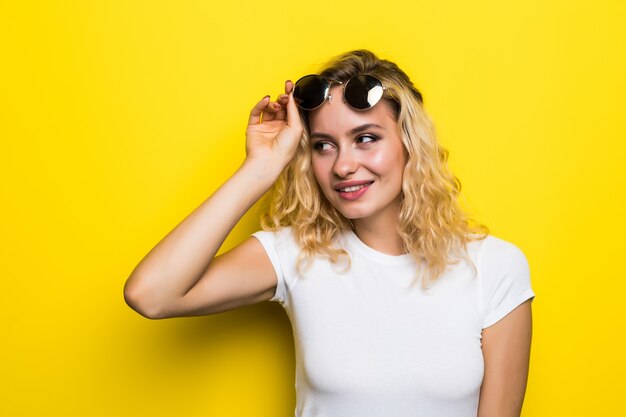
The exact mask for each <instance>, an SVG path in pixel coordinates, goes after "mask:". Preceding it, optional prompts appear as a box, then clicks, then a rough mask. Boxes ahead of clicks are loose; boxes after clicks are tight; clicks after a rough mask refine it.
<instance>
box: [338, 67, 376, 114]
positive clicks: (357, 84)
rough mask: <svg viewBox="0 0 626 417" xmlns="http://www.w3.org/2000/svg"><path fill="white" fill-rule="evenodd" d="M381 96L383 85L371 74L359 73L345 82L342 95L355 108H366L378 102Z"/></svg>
mask: <svg viewBox="0 0 626 417" xmlns="http://www.w3.org/2000/svg"><path fill="white" fill-rule="evenodd" d="M382 96H383V85H382V83H381V82H380V80H379V79H378V78H376V77H373V76H371V75H359V76H356V77H354V78H351V79H350V81H348V83H347V84H346V89H345V91H344V97H345V99H346V101H347V102H348V104H349V105H350V106H351V107H353V108H355V109H357V110H366V109H369V108H370V107H372V106H374V105H375V104H376V103H378V102H379V101H380V99H381V97H382Z"/></svg>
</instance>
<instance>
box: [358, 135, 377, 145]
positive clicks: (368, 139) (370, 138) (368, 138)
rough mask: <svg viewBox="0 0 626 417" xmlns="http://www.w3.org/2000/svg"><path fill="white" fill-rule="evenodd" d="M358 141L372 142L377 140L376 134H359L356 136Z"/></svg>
mask: <svg viewBox="0 0 626 417" xmlns="http://www.w3.org/2000/svg"><path fill="white" fill-rule="evenodd" d="M356 140H357V142H359V143H372V142H376V141H377V140H378V137H377V136H374V135H361V136H358V137H357V138H356Z"/></svg>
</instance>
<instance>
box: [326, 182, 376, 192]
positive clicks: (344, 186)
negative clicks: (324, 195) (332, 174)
mask: <svg viewBox="0 0 626 417" xmlns="http://www.w3.org/2000/svg"><path fill="white" fill-rule="evenodd" d="M373 182H374V181H344V182H340V183H337V184H335V191H339V192H353V191H356V190H358V189H360V188H362V187H364V186H369V185H370V184H372V183H373Z"/></svg>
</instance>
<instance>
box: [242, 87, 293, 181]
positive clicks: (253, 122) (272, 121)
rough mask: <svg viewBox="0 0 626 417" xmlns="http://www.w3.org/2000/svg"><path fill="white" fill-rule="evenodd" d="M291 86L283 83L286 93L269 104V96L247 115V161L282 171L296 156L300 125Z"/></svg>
mask: <svg viewBox="0 0 626 417" xmlns="http://www.w3.org/2000/svg"><path fill="white" fill-rule="evenodd" d="M293 87H294V85H293V82H291V81H289V80H287V81H286V82H285V93H284V94H280V95H279V96H278V98H277V100H276V101H274V102H272V101H271V100H270V97H269V96H265V97H264V98H263V99H262V100H261V101H259V102H258V103H257V104H256V105H255V106H254V107H253V108H252V111H251V112H250V119H249V121H248V128H247V129H246V159H247V160H257V161H262V162H263V163H269V164H278V166H279V167H280V170H282V169H283V168H284V167H285V166H287V164H288V163H289V162H290V161H291V159H292V158H293V157H294V155H295V153H296V149H297V148H298V144H299V143H300V137H301V136H302V131H303V127H302V122H301V120H300V115H299V114H298V108H297V107H296V103H295V101H294V99H293Z"/></svg>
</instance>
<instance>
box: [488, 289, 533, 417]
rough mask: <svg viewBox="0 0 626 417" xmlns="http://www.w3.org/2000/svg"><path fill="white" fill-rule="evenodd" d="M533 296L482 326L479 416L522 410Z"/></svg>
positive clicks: (514, 415) (507, 416)
mask: <svg viewBox="0 0 626 417" xmlns="http://www.w3.org/2000/svg"><path fill="white" fill-rule="evenodd" d="M531 302H532V299H529V300H526V301H525V302H523V303H522V304H520V305H519V306H517V307H516V308H515V309H514V310H513V311H511V312H510V313H509V314H507V315H506V316H505V317H504V318H502V320H500V321H498V322H497V323H495V324H493V325H491V326H489V327H487V328H485V329H483V333H482V350H483V357H484V361H485V373H484V377H483V383H482V386H481V387H480V400H479V403H478V417H519V416H520V414H521V412H522V404H523V402H524V394H525V393H526V383H527V381H528V367H529V363H530V344H531V337H532V311H531V306H530V305H531Z"/></svg>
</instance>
